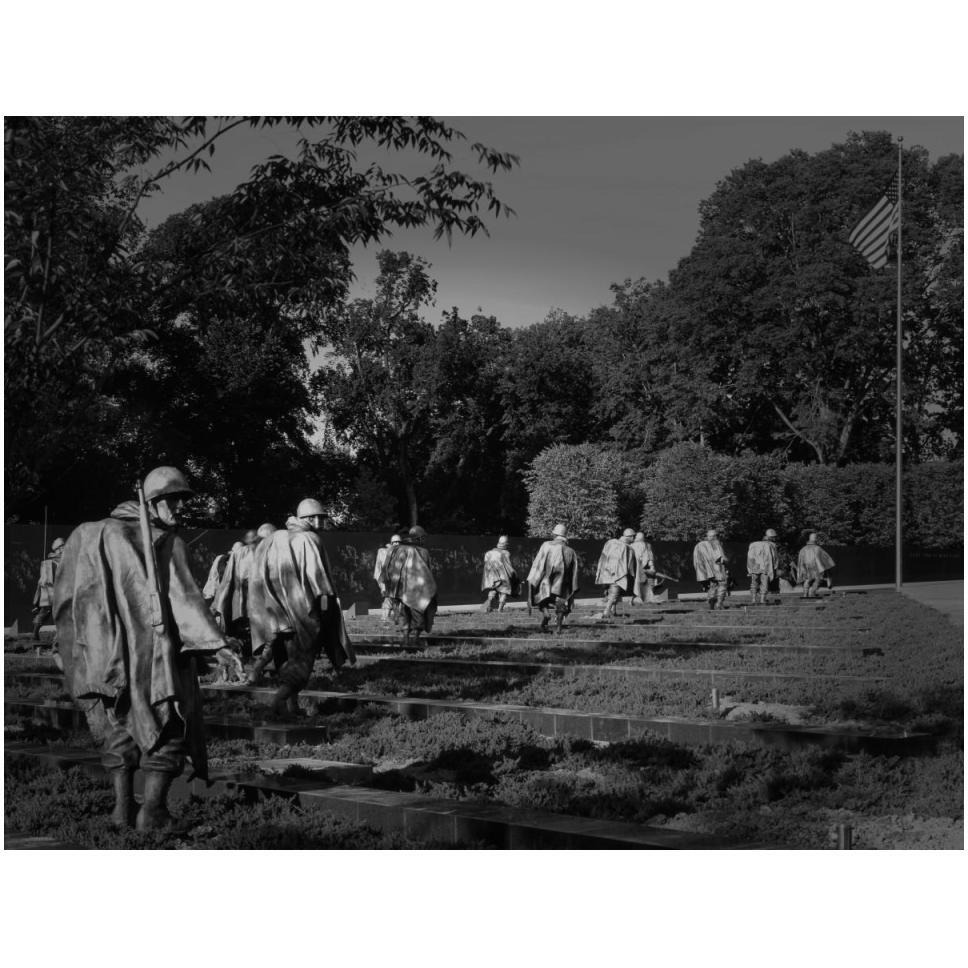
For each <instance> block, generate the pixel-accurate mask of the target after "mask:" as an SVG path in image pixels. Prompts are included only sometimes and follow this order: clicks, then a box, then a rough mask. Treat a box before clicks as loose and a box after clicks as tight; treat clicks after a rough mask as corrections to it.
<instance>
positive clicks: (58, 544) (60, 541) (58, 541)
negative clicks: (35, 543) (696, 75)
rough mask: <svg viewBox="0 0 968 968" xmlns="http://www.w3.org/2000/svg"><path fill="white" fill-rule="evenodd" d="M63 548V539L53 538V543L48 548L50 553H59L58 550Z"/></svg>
mask: <svg viewBox="0 0 968 968" xmlns="http://www.w3.org/2000/svg"><path fill="white" fill-rule="evenodd" d="M63 547H64V539H63V538H54V542H53V544H52V545H51V546H50V550H51V551H60V549H61V548H63Z"/></svg>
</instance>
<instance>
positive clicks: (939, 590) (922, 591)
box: [901, 581, 965, 626]
mask: <svg viewBox="0 0 968 968" xmlns="http://www.w3.org/2000/svg"><path fill="white" fill-rule="evenodd" d="M901 591H902V592H903V593H904V594H905V595H907V596H908V598H913V599H914V600H915V601H917V602H920V603H921V604H922V605H928V606H930V607H931V608H935V609H937V610H938V611H939V612H942V613H944V614H945V615H947V616H948V618H949V619H951V621H952V622H953V623H954V624H955V625H961V626H964V624H965V583H964V582H963V581H915V582H911V583H909V584H906V585H902V586H901Z"/></svg>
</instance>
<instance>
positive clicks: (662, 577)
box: [646, 571, 679, 584]
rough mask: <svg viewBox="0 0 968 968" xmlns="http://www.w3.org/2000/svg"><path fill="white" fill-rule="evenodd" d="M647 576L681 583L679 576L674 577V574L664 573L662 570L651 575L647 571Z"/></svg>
mask: <svg viewBox="0 0 968 968" xmlns="http://www.w3.org/2000/svg"><path fill="white" fill-rule="evenodd" d="M646 577H647V578H658V579H659V580H660V581H671V582H675V583H676V584H678V583H679V579H678V578H673V577H672V575H663V574H662V572H661V571H654V572H653V573H652V574H651V575H650V574H648V572H646Z"/></svg>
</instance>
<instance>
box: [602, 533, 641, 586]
mask: <svg viewBox="0 0 968 968" xmlns="http://www.w3.org/2000/svg"><path fill="white" fill-rule="evenodd" d="M637 571H638V562H637V561H636V559H635V550H634V549H633V548H632V545H631V544H626V543H625V542H624V541H623V540H622V539H621V538H610V539H609V540H608V541H606V542H605V547H604V548H602V554H601V557H600V558H599V559H598V572H597V574H596V575H595V584H596V585H621V586H622V590H623V591H625V592H630V591H632V586H633V584H634V583H635V575H636V572H637Z"/></svg>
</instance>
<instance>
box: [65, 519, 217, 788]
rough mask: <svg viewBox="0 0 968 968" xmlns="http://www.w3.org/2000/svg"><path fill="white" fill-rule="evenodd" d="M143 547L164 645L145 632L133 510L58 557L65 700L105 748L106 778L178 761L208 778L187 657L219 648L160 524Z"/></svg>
mask: <svg viewBox="0 0 968 968" xmlns="http://www.w3.org/2000/svg"><path fill="white" fill-rule="evenodd" d="M151 540H152V542H153V543H154V546H155V553H156V555H157V559H158V574H159V580H160V582H161V587H162V592H163V597H162V607H163V608H164V609H166V610H167V612H168V622H167V627H168V635H167V636H160V635H158V634H156V632H155V629H154V628H153V626H152V616H151V608H150V603H149V595H148V587H149V585H148V573H147V567H146V565H145V556H144V548H143V547H142V542H141V534H140V530H139V520H138V505H137V504H136V503H135V502H134V501H125V502H124V503H123V504H120V505H119V506H118V507H117V508H115V509H114V511H112V512H111V516H110V517H109V518H106V519H104V520H103V521H94V522H89V523H86V524H81V525H79V526H78V527H77V528H76V529H75V530H74V532H73V533H72V534H71V536H70V538H69V539H68V541H67V544H66V545H65V547H64V556H63V560H62V562H61V566H60V569H59V571H58V574H57V580H56V583H55V587H54V600H55V608H54V612H55V621H56V623H57V639H58V649H59V652H60V658H61V662H62V664H63V667H64V680H65V683H66V685H67V688H68V690H69V692H70V694H71V695H72V696H73V697H74V699H75V700H76V701H77V702H78V704H79V705H80V706H81V708H83V709H84V710H85V713H86V714H87V718H88V723H89V725H90V727H91V732H92V733H94V735H95V736H96V737H97V738H99V739H102V740H103V742H104V753H103V756H102V759H103V761H104V765H105V767H106V768H107V769H108V770H109V771H110V770H122V769H126V770H128V771H131V770H133V769H135V768H136V767H137V766H138V765H139V762H140V765H141V767H142V769H144V770H146V771H153V772H158V773H164V774H168V775H170V776H173V777H174V776H178V775H179V774H180V773H181V771H182V769H183V767H184V762H185V754H186V753H187V754H188V755H189V756H190V757H191V759H192V766H193V767H194V771H195V774H196V775H198V776H200V777H202V778H207V771H206V760H205V744H204V735H203V733H202V730H201V696H200V693H199V689H198V682H197V680H196V679H195V677H194V676H192V675H191V671H190V668H189V664H188V662H187V661H186V660H187V658H188V657H190V656H192V655H195V656H208V655H212V654H214V653H216V652H218V651H219V650H220V649H222V648H224V647H225V646H226V645H227V643H226V640H225V637H224V636H223V634H222V633H221V632H220V631H219V629H218V628H217V627H216V625H215V621H214V619H213V618H212V614H211V612H210V611H209V609H208V608H207V606H206V605H205V602H204V600H203V599H202V595H201V592H199V590H198V586H197V585H196V584H195V579H194V578H193V577H192V574H191V571H190V569H189V566H188V554H187V552H186V549H185V544H184V542H183V541H182V539H181V538H180V537H178V536H177V535H176V534H174V532H173V531H171V530H167V529H165V528H164V527H163V526H162V525H161V524H160V522H159V521H157V520H154V521H152V528H151Z"/></svg>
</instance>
